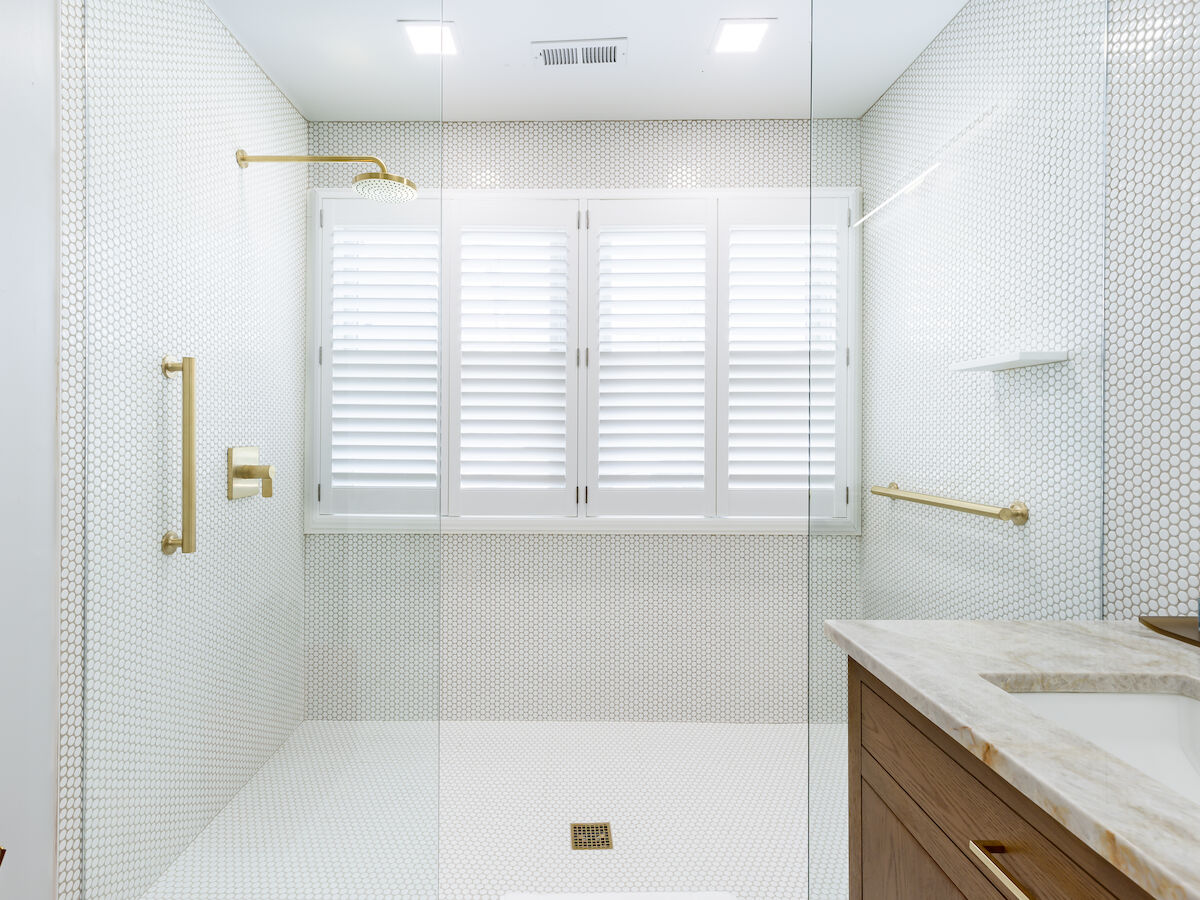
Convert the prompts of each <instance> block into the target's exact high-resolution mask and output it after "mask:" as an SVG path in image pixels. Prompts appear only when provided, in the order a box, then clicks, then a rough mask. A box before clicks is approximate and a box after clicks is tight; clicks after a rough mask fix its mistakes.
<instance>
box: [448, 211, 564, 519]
mask: <svg viewBox="0 0 1200 900" xmlns="http://www.w3.org/2000/svg"><path fill="white" fill-rule="evenodd" d="M574 237H575V236H574V234H573V233H572V234H570V235H568V233H567V232H566V231H564V230H556V229H520V230H512V229H491V228H468V227H464V228H463V230H462V238H461V263H460V265H461V272H460V276H459V292H460V301H459V302H460V310H461V319H460V324H461V363H460V364H461V407H460V409H461V413H460V416H461V418H460V429H461V449H460V462H459V469H460V476H459V477H460V484H461V487H462V488H463V489H464V490H471V489H523V490H560V491H561V490H564V489H565V488H566V487H567V447H568V441H567V421H568V416H567V403H568V399H570V401H571V402H574V397H573V396H572V397H570V398H569V397H568V385H567V380H568V379H567V376H568V372H567V362H568V360H567V354H568V317H567V312H568V310H567V304H568V302H569V300H570V290H569V285H568V246H567V241H568V238H570V239H572V240H573V239H574ZM572 365H573V361H572ZM513 513H514V514H520V510H518V509H514V510H513Z"/></svg>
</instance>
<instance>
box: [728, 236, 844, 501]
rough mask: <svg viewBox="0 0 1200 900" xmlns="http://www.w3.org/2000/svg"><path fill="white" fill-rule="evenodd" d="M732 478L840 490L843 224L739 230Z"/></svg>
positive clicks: (739, 485)
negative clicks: (839, 306)
mask: <svg viewBox="0 0 1200 900" xmlns="http://www.w3.org/2000/svg"><path fill="white" fill-rule="evenodd" d="M728 259H729V312H728V315H729V320H728V324H729V409H728V413H729V438H728V440H729V444H728V453H729V476H728V486H729V488H731V489H735V490H737V489H742V490H764V491H779V490H807V489H812V490H814V491H816V490H833V488H834V486H835V476H836V467H835V463H836V452H837V447H836V440H835V438H836V411H837V406H836V387H837V362H838V361H837V351H838V344H837V317H838V309H837V299H838V232H837V229H836V228H834V227H829V226H825V227H822V226H816V225H814V227H813V229H812V230H811V231H809V230H808V229H797V228H732V229H730V232H729V256H728Z"/></svg>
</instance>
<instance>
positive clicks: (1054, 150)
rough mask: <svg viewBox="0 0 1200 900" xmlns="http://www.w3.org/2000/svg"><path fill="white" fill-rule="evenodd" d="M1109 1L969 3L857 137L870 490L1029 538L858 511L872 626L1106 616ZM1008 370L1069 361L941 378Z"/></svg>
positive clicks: (882, 505)
mask: <svg viewBox="0 0 1200 900" xmlns="http://www.w3.org/2000/svg"><path fill="white" fill-rule="evenodd" d="M1104 34H1105V3H1104V0H972V2H970V3H968V4H967V5H966V6H965V7H964V8H963V10H962V11H961V12H960V13H959V14H958V15H957V16H956V17H955V18H954V20H953V21H952V22H951V23H950V24H949V25H948V26H947V27H946V29H945V30H944V31H943V32H942V33H941V34H939V35H938V37H937V38H936V39H935V40H934V41H933V42H932V43H931V44H930V45H929V47H928V48H927V49H926V50H925V51H924V52H923V53H922V54H921V55H920V56H919V57H918V58H917V59H916V60H915V61H914V62H913V64H912V65H911V66H910V67H909V69H908V70H907V71H906V72H905V73H904V74H903V75H902V76H901V77H900V78H898V79H897V80H896V82H895V84H893V85H892V86H891V87H890V88H889V89H888V91H887V92H886V93H885V94H884V95H883V96H882V97H881V98H880V99H879V100H878V101H877V102H876V103H875V105H874V106H873V107H872V108H871V109H870V110H869V111H868V112H867V114H866V115H865V116H864V117H863V119H862V173H863V194H864V197H863V205H864V209H866V210H872V209H874V208H876V207H877V206H878V205H879V204H881V203H883V202H884V201H885V200H886V199H887V198H889V197H891V196H892V195H893V194H895V192H896V191H897V190H899V189H902V188H904V187H905V186H906V185H908V184H910V183H912V181H913V179H914V178H916V177H917V176H919V175H920V173H922V172H926V171H928V170H930V169H931V167H932V166H934V165H935V164H936V165H937V166H938V168H937V169H936V170H933V171H932V172H931V173H930V174H929V177H928V178H926V179H925V180H924V181H922V182H921V183H920V185H919V186H917V187H916V188H915V189H914V190H912V191H910V192H908V193H905V194H903V195H902V196H900V197H899V198H898V199H897V200H896V201H895V202H894V203H891V204H890V205H888V206H887V207H885V208H883V209H881V210H880V211H879V212H878V213H876V214H875V215H874V216H873V217H872V218H871V219H870V220H869V221H867V222H866V224H865V226H864V239H863V346H864V356H863V435H864V440H863V485H864V486H865V487H869V486H871V485H874V484H881V485H886V484H888V483H889V482H891V481H896V482H898V483H899V485H900V486H901V487H902V488H905V489H907V490H913V491H920V492H922V493H928V494H937V495H940V496H945V497H961V498H964V499H968V500H975V501H979V502H983V503H995V504H1003V505H1008V504H1010V503H1012V502H1014V501H1016V500H1021V501H1023V502H1025V503H1027V504H1028V505H1029V509H1030V516H1029V524H1028V525H1025V526H1023V527H1016V526H1013V525H1009V524H1006V523H1000V522H996V521H993V520H989V519H980V518H977V517H974V516H963V515H956V514H954V513H947V512H946V511H945V510H940V509H934V508H932V507H928V506H918V505H917V504H915V503H902V502H896V501H891V500H886V499H884V498H881V497H872V496H864V498H863V536H862V572H861V581H862V590H863V600H864V607H865V612H866V614H867V616H868V617H871V618H875V617H878V618H917V619H925V618H935V619H941V618H954V619H958V618H963V619H993V618H1022V619H1023V618H1039V619H1064V618H1099V617H1100V615H1101V610H1102V606H1101V599H1102V598H1101V542H1102V530H1103V522H1102V516H1103V510H1102V505H1101V500H1102V497H1103V481H1102V479H1103V474H1104V472H1103V453H1104V446H1103V437H1104V434H1103V403H1104V365H1103V364H1104V360H1103V352H1102V351H1103V325H1104V305H1103V302H1104V298H1103V276H1104V201H1105V197H1104V127H1105V122H1104V75H1105V70H1104ZM1010 350H1065V351H1068V352H1069V353H1070V354H1071V359H1070V361H1069V362H1065V363H1059V364H1056V365H1050V366H1038V367H1033V368H1026V369H1017V370H1012V371H1008V372H998V373H994V374H993V373H979V372H959V371H952V370H951V369H950V366H951V365H952V364H954V363H957V362H962V361H966V360H971V359H977V358H980V357H987V356H992V355H995V354H997V353H1001V352H1005V351H1010Z"/></svg>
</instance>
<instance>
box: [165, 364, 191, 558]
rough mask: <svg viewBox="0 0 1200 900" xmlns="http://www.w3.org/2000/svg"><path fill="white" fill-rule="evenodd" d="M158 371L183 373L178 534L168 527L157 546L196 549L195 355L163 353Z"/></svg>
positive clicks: (170, 549)
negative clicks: (181, 508)
mask: <svg viewBox="0 0 1200 900" xmlns="http://www.w3.org/2000/svg"><path fill="white" fill-rule="evenodd" d="M162 373H163V375H165V376H166V377H167V378H172V377H174V376H175V375H183V416H182V419H183V479H182V482H183V525H182V526H181V527H180V529H179V530H180V531H181V532H182V534H176V533H175V532H174V531H168V532H167V533H166V534H164V535H163V536H162V541H161V542H160V544H159V546H160V547H161V548H162V552H163V553H165V554H166V555H167V556H170V555H171V554H172V553H174V552H175V551H176V550H179V551H181V552H183V553H195V552H196V357H194V356H185V357H183V359H174V358H172V357H170V356H164V357H163V360H162Z"/></svg>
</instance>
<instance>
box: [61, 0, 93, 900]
mask: <svg viewBox="0 0 1200 900" xmlns="http://www.w3.org/2000/svg"><path fill="white" fill-rule="evenodd" d="M58 47H59V51H58V52H59V73H58V89H59V134H60V157H59V172H60V174H59V182H60V190H61V192H62V193H61V197H60V205H59V232H60V236H59V248H58V252H59V313H58V315H59V345H58V365H59V375H58V377H59V404H58V450H59V461H58V471H59V488H58V489H59V546H60V557H59V655H58V683H59V703H58V722H59V739H58V821H57V861H56V865H57V871H56V873H55V877H56V880H57V887H56V894H57V897H58V900H79V898H81V897H82V895H83V668H84V577H85V566H84V547H85V545H86V537H87V529H86V527H85V513H84V510H85V507H86V486H85V478H86V474H87V462H86V460H87V429H86V427H85V424H84V423H85V420H86V403H87V155H86V138H85V129H84V125H85V121H86V119H85V115H86V106H85V103H84V91H85V78H84V68H85V67H84V62H85V58H86V54H85V51H84V4H83V0H62V2H61V3H60V6H59V12H58Z"/></svg>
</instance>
